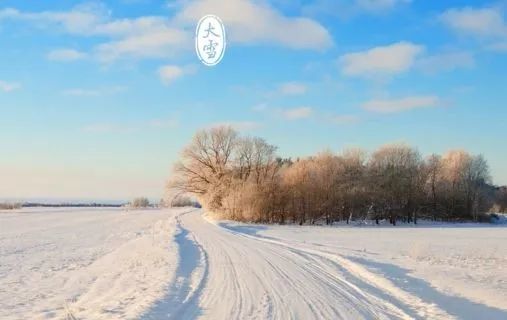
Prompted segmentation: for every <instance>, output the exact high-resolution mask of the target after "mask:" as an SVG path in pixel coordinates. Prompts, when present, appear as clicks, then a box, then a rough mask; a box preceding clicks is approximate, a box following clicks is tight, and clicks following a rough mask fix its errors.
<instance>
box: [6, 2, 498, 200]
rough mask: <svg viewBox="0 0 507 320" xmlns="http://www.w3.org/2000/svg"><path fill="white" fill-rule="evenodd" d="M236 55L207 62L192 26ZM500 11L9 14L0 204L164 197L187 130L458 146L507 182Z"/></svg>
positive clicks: (53, 6) (283, 149)
mask: <svg viewBox="0 0 507 320" xmlns="http://www.w3.org/2000/svg"><path fill="white" fill-rule="evenodd" d="M208 13H212V14H216V15H218V16H220V17H221V19H222V20H223V21H224V23H225V27H226V32H227V33H228V37H229V41H228V47H227V51H226V53H225V56H224V58H223V60H222V62H221V63H220V64H219V65H218V66H215V67H212V68H209V67H205V66H203V65H201V64H200V62H199V60H198V58H197V56H196V54H195V50H194V48H193V45H194V42H193V34H194V28H195V25H196V23H197V21H198V20H199V18H200V17H201V16H203V15H205V14H208ZM506 80H507V2H506V1H471V0H469V1H459V0H456V1H424V0H412V1H410V0H378V1H375V0H348V1H345V0H343V1H341V0H316V1H303V0H300V1H288V0H272V1H253V0H215V1H213V0H205V1H191V0H189V1H150V0H122V1H103V2H99V1H95V2H81V1H69V0H65V1H63V0H56V1H23V0H16V1H11V0H3V1H0V198H24V199H29V198H73V199H76V198H81V199H129V198H131V197H134V196H148V197H151V198H158V197H161V196H162V193H163V187H164V182H165V180H166V179H167V177H168V176H169V173H170V169H171V165H172V163H173V162H174V161H175V160H176V159H177V157H178V152H179V150H180V149H181V148H182V147H183V146H184V145H185V144H186V143H187V142H188V141H189V139H190V138H191V136H192V135H193V133H194V132H195V131H196V130H197V129H199V128H203V127H209V126H212V125H215V124H231V125H232V126H234V127H236V128H237V129H238V130H240V131H242V132H244V133H245V134H251V135H258V136H261V137H264V138H266V139H267V140H268V141H269V142H271V143H273V144H275V145H278V146H279V153H280V155H282V156H286V157H289V156H290V157H296V156H305V155H309V154H312V153H315V152H318V151H320V150H322V149H325V148H329V149H331V150H334V151H340V150H342V149H343V148H347V147H352V146H358V147H362V148H365V149H367V150H374V149H375V148H377V147H378V146H380V145H382V144H386V143H391V142H406V143H408V144H411V145H413V146H416V147H418V149H419V150H420V151H421V153H422V154H423V155H428V154H430V153H432V152H436V153H443V152H445V151H446V150H449V149H459V148H464V149H466V150H468V151H470V152H472V153H481V154H483V155H484V156H485V157H486V158H487V160H488V161H489V164H490V167H491V172H492V176H493V181H494V183H496V184H507V166H506V163H507V162H506V159H507V148H506V143H505V138H506V131H507V130H506V129H507V124H506V119H507V108H506V103H505V102H506V101H507V90H506V88H507V81H506Z"/></svg>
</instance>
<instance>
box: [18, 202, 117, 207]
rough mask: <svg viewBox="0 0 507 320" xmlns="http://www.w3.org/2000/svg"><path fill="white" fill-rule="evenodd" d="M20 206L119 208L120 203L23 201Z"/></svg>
mask: <svg viewBox="0 0 507 320" xmlns="http://www.w3.org/2000/svg"><path fill="white" fill-rule="evenodd" d="M20 206H22V207H43V208H54V207H56V208H62V207H70V208H81V207H86V208H88V207H101V208H119V207H121V206H123V205H122V204H111V203H37V202H25V203H22V204H20Z"/></svg>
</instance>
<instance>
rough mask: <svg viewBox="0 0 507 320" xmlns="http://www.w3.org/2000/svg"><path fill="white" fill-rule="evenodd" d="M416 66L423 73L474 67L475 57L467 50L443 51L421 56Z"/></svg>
mask: <svg viewBox="0 0 507 320" xmlns="http://www.w3.org/2000/svg"><path fill="white" fill-rule="evenodd" d="M417 66H418V68H419V69H421V71H423V72H425V73H437V72H441V71H452V70H454V69H458V68H472V67H474V66H475V58H474V56H473V54H471V53H469V52H444V53H439V54H434V55H430V56H427V57H423V58H421V59H420V60H418V61H417Z"/></svg>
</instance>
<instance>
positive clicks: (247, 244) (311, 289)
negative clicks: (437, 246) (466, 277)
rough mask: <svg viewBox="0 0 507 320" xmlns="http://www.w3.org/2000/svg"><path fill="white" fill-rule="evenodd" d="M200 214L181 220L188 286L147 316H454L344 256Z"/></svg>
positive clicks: (177, 289) (174, 291)
mask: <svg viewBox="0 0 507 320" xmlns="http://www.w3.org/2000/svg"><path fill="white" fill-rule="evenodd" d="M201 213H202V212H201V211H198V210H197V211H193V212H191V213H187V214H184V215H181V216H180V217H178V219H177V221H178V228H179V229H180V234H183V235H185V238H186V240H184V243H183V242H182V241H183V240H182V239H180V241H179V242H180V243H179V244H180V246H181V245H183V246H184V250H182V251H180V259H181V261H182V262H181V263H182V264H186V265H190V267H188V268H187V270H185V271H183V273H184V274H188V273H192V275H191V279H192V280H191V284H187V285H181V286H177V287H173V288H172V289H171V290H170V292H169V294H168V296H167V299H166V300H165V302H163V303H160V304H159V305H157V306H156V307H155V308H154V309H152V310H151V311H150V312H149V313H148V314H147V315H146V316H145V317H144V318H145V319H155V318H161V317H162V316H164V315H165V316H166V318H174V319H176V318H177V319H196V318H199V319H201V318H202V319H424V318H431V319H453V316H452V315H450V314H448V313H446V312H445V311H444V310H441V309H440V308H438V306H436V305H434V304H432V303H426V302H424V301H423V300H422V299H420V298H418V297H417V296H414V295H413V294H410V293H409V292H406V291H404V290H402V289H401V288H399V287H397V286H395V285H394V284H393V283H391V282H390V281H389V280H387V279H385V278H383V277H381V276H379V275H377V274H374V273H372V272H370V271H368V270H367V269H366V268H364V267H363V266H361V265H359V264H357V263H355V262H353V261H351V260H349V259H346V258H344V257H342V256H339V255H336V254H330V253H326V252H321V251H318V250H314V249H309V248H304V247H301V246H295V245H290V244H287V243H282V242H279V241H277V240H273V239H266V238H259V237H256V236H252V235H247V234H243V233H239V232H235V231H233V230H229V229H226V228H223V227H221V226H219V225H216V224H213V223H210V222H208V221H206V220H205V219H203V217H202V215H201ZM177 241H178V240H177ZM190 241H191V242H190ZM190 243H192V244H190ZM190 246H191V247H190ZM197 252H198V254H196V253H197ZM176 281H178V280H176ZM189 288H190V289H189ZM176 301H178V302H179V303H180V304H179V309H178V310H175V309H174V307H172V306H174V303H175V302H176Z"/></svg>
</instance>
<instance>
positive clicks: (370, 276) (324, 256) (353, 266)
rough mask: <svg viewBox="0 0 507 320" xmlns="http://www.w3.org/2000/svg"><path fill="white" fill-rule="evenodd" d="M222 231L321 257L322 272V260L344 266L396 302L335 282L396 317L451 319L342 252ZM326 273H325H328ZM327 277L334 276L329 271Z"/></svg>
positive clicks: (351, 275) (355, 279)
mask: <svg viewBox="0 0 507 320" xmlns="http://www.w3.org/2000/svg"><path fill="white" fill-rule="evenodd" d="M219 227H220V228H222V229H223V230H224V231H227V232H230V233H232V234H234V235H237V236H240V237H245V238H249V239H254V240H257V241H260V242H265V243H270V244H273V245H276V246H280V247H282V248H285V249H286V250H289V251H291V252H293V253H296V254H299V255H302V256H304V255H307V256H313V257H316V258H317V259H320V260H321V261H318V260H317V261H316V263H318V264H315V265H316V266H317V265H320V267H319V268H320V270H321V271H322V272H323V271H324V270H323V269H322V268H321V266H322V265H323V263H322V262H324V263H326V261H327V263H329V262H332V263H334V264H335V265H336V266H337V267H339V268H340V269H342V270H344V271H345V272H346V275H347V276H348V277H349V278H351V279H352V281H353V282H355V283H359V284H362V287H363V288H364V284H366V285H367V286H370V287H372V288H373V289H375V290H374V291H376V292H377V293H378V292H382V293H384V295H388V296H390V298H391V299H389V300H392V299H394V300H395V301H396V303H395V304H394V305H393V304H392V303H390V302H388V301H387V300H385V299H383V298H381V297H380V295H379V294H377V295H374V294H371V293H368V292H366V291H365V290H363V289H361V288H359V287H358V286H357V285H355V284H353V283H351V282H350V281H346V280H345V279H340V278H337V279H336V280H338V282H341V284H342V285H343V287H345V288H350V289H353V290H354V291H357V292H359V293H360V295H362V296H363V297H364V298H368V299H371V300H373V301H375V300H377V305H378V304H380V305H382V304H383V305H385V306H388V308H389V309H391V310H392V311H395V314H396V316H397V317H400V318H407V319H412V318H419V319H427V318H431V319H455V317H454V316H452V315H450V314H448V313H447V312H445V311H444V310H442V309H440V308H439V307H438V306H437V305H435V304H433V303H426V302H424V301H423V300H422V299H420V298H419V297H417V296H414V295H412V294H410V293H408V292H406V291H404V290H402V289H401V288H399V287H397V286H395V285H394V284H393V283H392V282H390V281H389V280H387V279H385V278H384V277H382V276H379V275H376V274H374V273H373V272H371V271H369V270H368V269H366V268H365V267H363V266H361V265H360V264H358V263H355V262H353V261H351V260H349V259H346V258H344V257H343V256H341V255H339V254H336V253H330V252H326V251H320V250H315V249H310V248H304V247H302V244H298V246H296V245H293V244H290V243H287V242H282V241H279V240H277V239H274V238H267V237H262V236H254V235H250V234H245V233H241V232H238V231H235V230H232V229H229V228H227V227H223V226H221V225H220V226H219ZM312 272H313V271H312V270H309V273H312ZM328 274H329V273H328ZM331 277H334V276H333V275H332V273H331ZM398 306H400V307H401V306H404V307H405V308H404V309H406V308H407V307H408V308H410V309H411V310H409V311H412V312H406V310H402V309H400V308H399V307H398Z"/></svg>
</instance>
